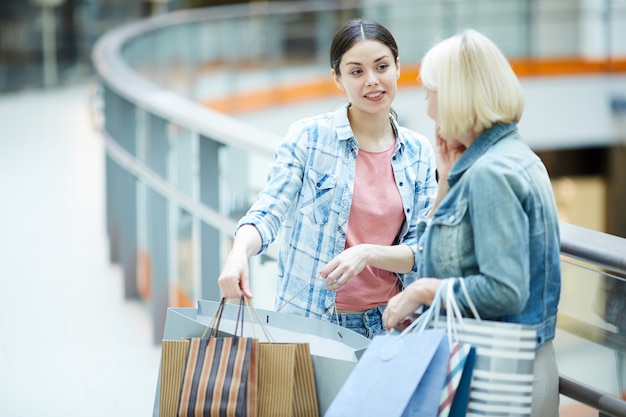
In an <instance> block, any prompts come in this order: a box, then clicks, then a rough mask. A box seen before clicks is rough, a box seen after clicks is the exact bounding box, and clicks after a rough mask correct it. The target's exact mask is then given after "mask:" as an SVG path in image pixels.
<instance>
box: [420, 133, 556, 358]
mask: <svg viewBox="0 0 626 417" xmlns="http://www.w3.org/2000/svg"><path fill="white" fill-rule="evenodd" d="M448 183H449V185H450V190H449V192H448V193H447V195H446V196H445V197H444V198H443V199H442V201H441V203H440V205H439V206H438V207H437V208H436V209H435V211H434V213H433V216H432V218H431V219H421V220H420V225H419V227H418V235H419V240H418V250H417V251H416V253H418V255H417V258H416V263H418V264H419V266H418V275H419V276H420V277H437V278H443V279H445V278H454V277H459V278H463V279H465V283H466V286H467V289H468V293H469V295H470V297H471V299H472V301H473V302H474V304H475V306H476V308H477V310H478V313H479V315H480V316H481V318H483V319H492V320H499V321H505V322H513V323H522V324H531V325H535V327H536V329H537V349H539V348H540V347H541V346H542V345H543V344H544V343H545V342H547V341H549V340H552V339H553V338H554V333H555V328H556V314H557V307H558V303H559V297H560V289H561V262H560V232H559V222H558V217H557V210H556V204H555V201H554V196H553V192H552V187H551V183H550V178H549V177H548V173H547V171H546V169H545V166H544V165H543V163H542V162H541V160H540V159H539V157H537V155H535V154H534V153H533V152H532V150H531V149H530V148H529V147H528V146H527V145H526V144H525V143H524V142H523V141H522V140H521V138H520V135H519V133H518V131H517V127H516V125H515V124H514V123H512V124H508V125H503V124H496V125H494V126H493V127H491V128H490V129H488V130H486V131H485V132H483V133H482V134H481V135H480V136H479V137H478V138H476V140H475V142H474V143H473V144H472V145H471V146H470V147H469V148H468V149H467V150H466V151H465V152H464V153H463V155H462V156H461V157H460V158H459V160H458V161H457V162H456V163H455V164H454V166H453V167H452V169H451V170H450V172H449V174H448ZM454 294H455V298H456V299H457V301H458V302H459V305H460V307H461V310H462V313H463V315H465V316H470V317H471V312H470V310H469V308H468V304H467V302H466V300H465V298H464V296H463V292H462V291H461V289H460V288H459V284H458V283H457V285H456V287H455V288H454Z"/></svg>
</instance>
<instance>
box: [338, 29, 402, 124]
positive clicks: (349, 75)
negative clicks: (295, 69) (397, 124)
mask: <svg viewBox="0 0 626 417" xmlns="http://www.w3.org/2000/svg"><path fill="white" fill-rule="evenodd" d="M339 68H340V70H341V76H339V75H337V74H336V73H335V71H334V70H331V74H332V76H333V79H334V81H335V84H337V86H338V87H339V88H341V89H343V90H344V91H345V92H346V95H347V96H348V100H349V101H350V103H351V104H352V107H353V108H354V109H358V110H361V111H364V112H366V113H381V112H386V113H388V112H389V109H390V108H391V103H392V102H393V100H394V99H395V97H396V93H397V90H398V85H397V82H398V77H399V76H400V64H399V62H396V61H395V60H394V58H393V54H392V52H391V49H389V47H387V46H386V45H384V44H382V43H380V42H378V41H374V40H364V41H359V42H357V43H355V44H354V46H352V48H350V49H349V50H348V51H346V53H345V54H344V55H343V57H342V58H341V63H340V66H339Z"/></svg>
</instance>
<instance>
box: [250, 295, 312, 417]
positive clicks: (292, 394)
mask: <svg viewBox="0 0 626 417" xmlns="http://www.w3.org/2000/svg"><path fill="white" fill-rule="evenodd" d="M246 303H248V300H246ZM248 311H249V312H251V314H250V323H251V324H252V330H253V332H254V327H255V324H258V326H259V327H260V328H261V330H262V332H263V334H264V336H265V340H266V342H261V343H259V390H258V416H259V417H319V411H318V406H317V393H316V389H315V375H314V372H313V361H312V359H311V352H310V350H309V344H308V343H276V342H274V339H273V337H272V336H271V334H270V332H269V330H268V329H267V327H266V326H265V325H264V324H263V321H262V320H261V318H260V317H259V314H258V312H257V311H256V309H255V308H254V306H253V305H252V304H251V303H248ZM252 313H254V314H252ZM255 318H256V323H255ZM255 337H256V336H255Z"/></svg>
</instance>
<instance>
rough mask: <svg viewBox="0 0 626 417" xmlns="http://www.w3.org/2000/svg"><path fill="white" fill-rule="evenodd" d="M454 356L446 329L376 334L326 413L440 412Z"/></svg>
mask: <svg viewBox="0 0 626 417" xmlns="http://www.w3.org/2000/svg"><path fill="white" fill-rule="evenodd" d="M449 359H450V350H449V347H448V338H447V336H446V332H445V330H444V329H427V330H422V331H418V332H409V333H404V332H403V333H401V334H387V335H381V336H376V337H374V339H373V340H372V343H371V344H370V345H369V347H368V348H367V350H366V351H365V353H364V354H363V356H362V357H361V359H360V360H359V362H358V363H357V365H356V366H355V368H354V369H353V371H352V373H351V374H350V376H349V377H348V379H347V380H346V382H345V384H344V385H343V386H342V388H341V390H339V392H338V394H337V396H336V397H335V399H334V400H333V402H332V403H331V405H330V407H329V408H328V410H327V411H326V414H325V417H351V416H354V417H357V416H358V417H367V416H372V417H380V416H385V417H404V416H406V417H408V416H420V417H436V416H437V413H438V410H439V400H440V396H441V389H442V387H443V386H444V381H445V378H446V374H447V370H448V361H449Z"/></svg>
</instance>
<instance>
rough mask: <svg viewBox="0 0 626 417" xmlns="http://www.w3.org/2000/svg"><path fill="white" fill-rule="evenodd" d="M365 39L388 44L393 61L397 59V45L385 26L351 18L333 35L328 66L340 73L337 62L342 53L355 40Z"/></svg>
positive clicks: (350, 46)
mask: <svg viewBox="0 0 626 417" xmlns="http://www.w3.org/2000/svg"><path fill="white" fill-rule="evenodd" d="M366 39H370V40H375V41H378V42H380V43H382V44H383V45H386V46H388V47H389V49H391V52H392V54H393V58H394V61H396V60H397V59H398V45H397V44H396V40H395V39H394V38H393V36H392V35H391V32H389V30H387V28H385V27H384V26H383V25H381V24H380V23H376V22H373V21H371V20H366V19H362V18H358V19H353V20H351V21H349V22H348V23H346V24H345V25H343V26H342V27H341V28H340V29H339V30H338V31H337V33H335V37H334V38H333V41H332V43H331V44H330V67H331V68H332V69H334V70H335V73H336V74H337V75H341V72H340V71H339V64H340V63H341V58H342V57H343V54H345V53H346V51H348V50H349V49H350V48H352V46H353V45H354V44H355V43H356V42H359V41H364V40H366Z"/></svg>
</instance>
